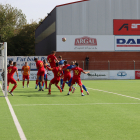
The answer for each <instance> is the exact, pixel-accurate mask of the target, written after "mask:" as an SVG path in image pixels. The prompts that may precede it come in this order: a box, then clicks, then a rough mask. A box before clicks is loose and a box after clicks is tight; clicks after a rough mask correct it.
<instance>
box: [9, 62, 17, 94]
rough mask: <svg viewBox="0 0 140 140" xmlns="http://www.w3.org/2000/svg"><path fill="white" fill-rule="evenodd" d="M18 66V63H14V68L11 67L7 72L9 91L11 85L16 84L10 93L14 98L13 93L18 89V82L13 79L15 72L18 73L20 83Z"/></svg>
mask: <svg viewBox="0 0 140 140" xmlns="http://www.w3.org/2000/svg"><path fill="white" fill-rule="evenodd" d="M16 65H17V64H16V62H14V63H13V66H9V67H8V68H7V70H8V74H7V82H8V85H7V88H8V89H9V83H11V84H14V86H13V88H12V90H11V91H9V93H10V94H11V95H12V96H13V93H12V92H13V91H14V90H15V89H16V87H17V82H16V80H15V79H14V78H13V76H14V73H15V72H16V74H17V77H18V81H19V76H18V69H17V67H16Z"/></svg>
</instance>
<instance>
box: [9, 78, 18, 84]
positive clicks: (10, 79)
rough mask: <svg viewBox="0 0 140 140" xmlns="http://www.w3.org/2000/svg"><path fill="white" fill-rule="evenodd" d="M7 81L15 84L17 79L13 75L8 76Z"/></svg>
mask: <svg viewBox="0 0 140 140" xmlns="http://www.w3.org/2000/svg"><path fill="white" fill-rule="evenodd" d="M7 82H8V84H9V83H11V84H16V83H17V81H16V80H15V79H14V78H13V77H8V79H7Z"/></svg>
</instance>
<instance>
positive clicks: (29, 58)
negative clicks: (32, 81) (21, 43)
mask: <svg viewBox="0 0 140 140" xmlns="http://www.w3.org/2000/svg"><path fill="white" fill-rule="evenodd" d="M34 58H38V60H42V61H43V60H44V59H45V60H47V56H8V57H7V64H9V60H12V61H13V62H17V68H18V69H22V66H24V65H25V62H28V65H29V66H30V68H31V69H36V63H35V62H34Z"/></svg>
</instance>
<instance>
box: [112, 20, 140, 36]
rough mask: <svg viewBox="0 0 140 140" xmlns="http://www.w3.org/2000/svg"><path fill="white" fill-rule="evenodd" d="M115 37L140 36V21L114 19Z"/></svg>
mask: <svg viewBox="0 0 140 140" xmlns="http://www.w3.org/2000/svg"><path fill="white" fill-rule="evenodd" d="M113 24H114V35H140V20H124V19H114V20H113Z"/></svg>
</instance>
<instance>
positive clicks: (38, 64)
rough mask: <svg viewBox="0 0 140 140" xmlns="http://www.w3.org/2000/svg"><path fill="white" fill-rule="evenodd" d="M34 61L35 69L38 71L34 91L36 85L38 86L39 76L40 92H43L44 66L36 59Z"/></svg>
mask: <svg viewBox="0 0 140 140" xmlns="http://www.w3.org/2000/svg"><path fill="white" fill-rule="evenodd" d="M34 61H35V62H36V67H37V69H38V73H37V79H36V87H35V89H36V88H37V85H38V82H39V76H41V81H42V87H41V90H43V85H44V74H45V69H44V64H43V61H41V60H38V59H37V58H35V59H34Z"/></svg>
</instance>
